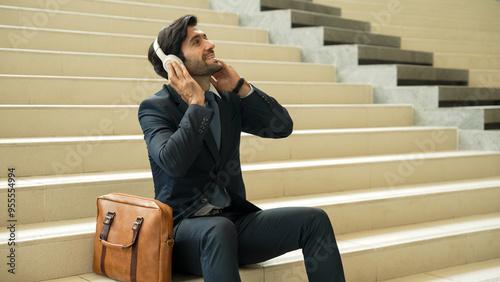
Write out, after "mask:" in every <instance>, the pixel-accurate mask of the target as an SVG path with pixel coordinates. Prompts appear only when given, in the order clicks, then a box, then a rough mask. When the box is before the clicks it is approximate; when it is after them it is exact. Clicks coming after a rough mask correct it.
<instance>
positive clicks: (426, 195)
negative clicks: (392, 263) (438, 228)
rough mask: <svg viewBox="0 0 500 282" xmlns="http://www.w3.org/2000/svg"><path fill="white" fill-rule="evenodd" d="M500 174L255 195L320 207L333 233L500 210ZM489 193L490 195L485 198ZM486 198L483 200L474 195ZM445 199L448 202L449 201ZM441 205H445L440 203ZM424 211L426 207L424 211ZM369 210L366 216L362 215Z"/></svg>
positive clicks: (269, 203) (262, 203)
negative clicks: (278, 195)
mask: <svg viewBox="0 0 500 282" xmlns="http://www.w3.org/2000/svg"><path fill="white" fill-rule="evenodd" d="M498 195H500V178H499V177H493V178H485V179H478V180H465V181H451V182H441V183H428V184H418V185H407V186H401V187H398V188H397V189H390V188H377V189H368V190H355V191H347V192H334V193H325V194H316V195H302V196H294V197H283V198H279V199H264V200H257V201H254V202H253V203H254V204H256V205H257V206H258V207H260V208H262V209H271V208H281V207H298V206H305V207H319V208H321V209H323V210H325V211H326V212H327V213H328V214H329V216H330V220H331V221H332V225H333V226H334V227H335V233H336V234H337V235H341V234H349V233H352V232H361V231H366V230H372V229H380V228H389V227H396V226H402V225H407V224H418V223H426V222H432V221H436V220H444V219H452V218H459V217H463V216H471V215H480V214H488V213H495V212H500V197H498ZM486 199H488V200H486ZM483 200H486V201H485V202H484V205H483V204H478V203H477V202H476V201H483ZM447 203H449V204H447ZM443 206H447V207H449V208H448V209H443ZM423 211H425V212H423ZM363 214H370V215H371V216H369V217H360V215H363Z"/></svg>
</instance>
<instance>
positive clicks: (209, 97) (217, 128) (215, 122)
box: [205, 91, 221, 150]
mask: <svg viewBox="0 0 500 282" xmlns="http://www.w3.org/2000/svg"><path fill="white" fill-rule="evenodd" d="M205 100H206V101H207V106H208V107H209V108H210V109H212V110H214V117H213V118H212V121H211V122H210V129H211V130H212V134H213V135H214V139H215V143H217V148H218V149H219V150H220V135H221V125H220V115H219V106H218V105H217V102H216V101H215V95H214V93H213V92H212V91H207V92H205Z"/></svg>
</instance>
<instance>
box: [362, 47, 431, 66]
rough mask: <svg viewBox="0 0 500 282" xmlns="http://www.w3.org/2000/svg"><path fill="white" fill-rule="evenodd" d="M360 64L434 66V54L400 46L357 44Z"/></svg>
mask: <svg viewBox="0 0 500 282" xmlns="http://www.w3.org/2000/svg"><path fill="white" fill-rule="evenodd" d="M356 46H357V47H358V63H359V64H360V65H368V64H383V63H389V64H394V63H399V64H415V65H428V66H432V64H433V60H434V58H433V57H434V56H433V54H432V53H429V52H421V51H410V50H402V49H398V48H391V47H382V46H369V45H356Z"/></svg>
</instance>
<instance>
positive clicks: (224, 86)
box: [210, 60, 250, 97]
mask: <svg viewBox="0 0 500 282" xmlns="http://www.w3.org/2000/svg"><path fill="white" fill-rule="evenodd" d="M219 62H220V63H221V64H222V69H221V70H220V71H218V72H216V73H214V74H213V76H212V77H210V82H212V84H213V85H214V86H215V88H216V89H217V91H222V92H231V91H233V89H234V88H235V87H236V85H237V84H238V80H239V79H240V76H239V75H238V73H237V72H236V71H235V70H234V69H233V68H232V67H231V66H229V65H228V64H226V63H225V62H224V61H222V60H219ZM214 78H215V79H214ZM249 92H250V84H248V82H247V81H246V80H245V82H244V83H243V86H242V87H241V89H240V92H239V93H236V94H237V95H238V96H240V97H246V96H247V95H248V93H249Z"/></svg>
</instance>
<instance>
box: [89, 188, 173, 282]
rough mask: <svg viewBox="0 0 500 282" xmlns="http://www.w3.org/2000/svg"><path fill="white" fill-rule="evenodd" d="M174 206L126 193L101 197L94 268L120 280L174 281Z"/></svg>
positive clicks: (98, 201)
mask: <svg viewBox="0 0 500 282" xmlns="http://www.w3.org/2000/svg"><path fill="white" fill-rule="evenodd" d="M172 216H173V214H172V208H170V207H169V206H168V205H165V204H164V203H162V202H159V201H157V200H152V199H147V198H141V197H136V196H130V195H125V194H108V195H104V196H101V197H99V198H98V199H97V223H96V235H95V242H94V263H93V269H94V272H95V273H97V274H100V275H103V276H106V277H109V278H112V279H116V280H120V281H148V282H150V281H170V280H171V278H172V261H171V260H172V247H173V245H174V239H173V238H174V235H173V218H172Z"/></svg>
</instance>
